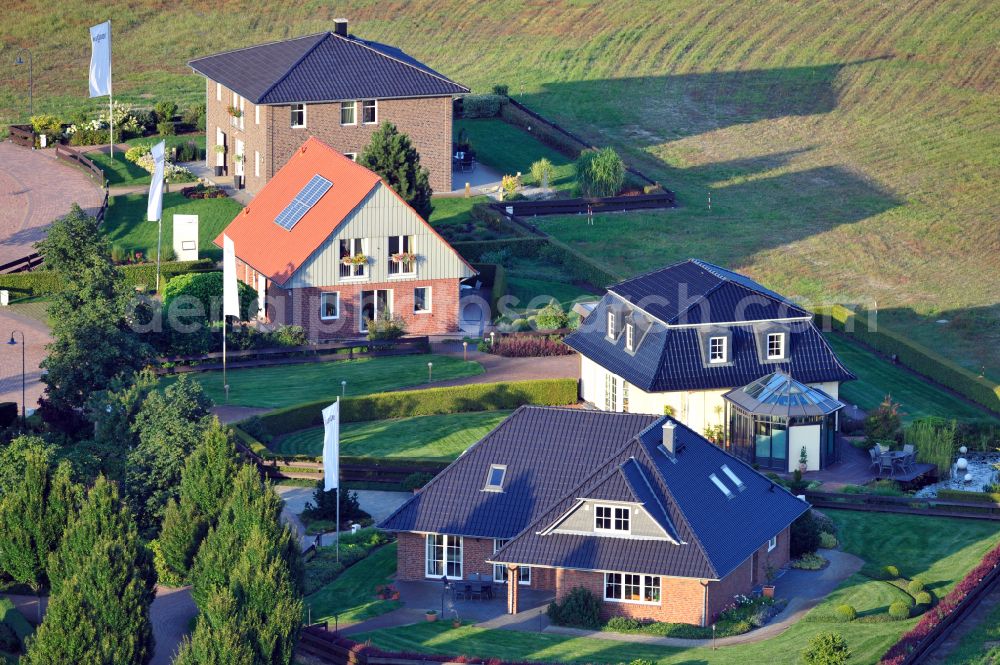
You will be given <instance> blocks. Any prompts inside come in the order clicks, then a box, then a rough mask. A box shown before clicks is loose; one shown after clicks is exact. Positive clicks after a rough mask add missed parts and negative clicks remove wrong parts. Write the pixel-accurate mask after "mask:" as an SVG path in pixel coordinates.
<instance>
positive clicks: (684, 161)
mask: <svg viewBox="0 0 1000 665" xmlns="http://www.w3.org/2000/svg"><path fill="white" fill-rule="evenodd" d="M8 4H10V3H8ZM9 9H10V10H11V14H12V15H16V16H17V20H11V21H6V22H4V23H3V25H0V45H2V46H0V61H3V62H11V61H12V60H13V58H14V53H15V52H16V50H17V49H18V48H20V47H25V46H28V47H31V49H32V52H33V54H34V63H35V69H34V74H35V75H34V84H35V85H34V91H35V110H36V112H37V113H42V112H55V113H65V112H68V111H70V110H72V109H78V108H90V109H98V108H101V107H103V105H104V104H105V103H106V100H104V99H94V100H89V99H86V97H85V93H86V63H87V58H88V57H89V47H88V42H87V38H86V35H87V32H86V30H87V27H88V26H90V25H93V24H95V23H98V22H99V21H102V20H104V19H105V18H107V16H106V14H107V12H106V11H105V10H104V8H102V7H101V6H99V5H95V4H93V3H85V2H82V1H81V0H69V1H68V2H65V3H63V4H61V5H60V19H59V20H52V14H51V5H50V4H46V3H42V2H40V1H39V0H14V2H13V4H12V5H11V6H10V7H9ZM113 13H114V20H115V37H114V44H115V93H116V98H118V99H122V100H127V101H131V102H134V103H138V104H143V105H147V106H148V105H151V104H152V103H153V101H155V100H156V99H159V98H170V99H173V100H174V101H177V102H178V103H180V104H181V105H182V106H184V105H186V104H189V103H192V102H196V101H199V100H202V99H203V98H204V94H205V84H204V80H203V79H201V78H200V77H198V76H195V75H193V74H192V73H191V71H190V69H189V68H188V67H187V66H186V62H187V61H188V60H189V59H191V58H194V57H198V56H201V55H205V54H208V53H210V52H214V51H220V50H224V49H229V48H238V47H244V46H248V45H251V44H255V43H259V42H263V41H268V40H274V39H282V38H287V37H292V36H296V35H302V34H308V33H311V32H317V31H320V30H328V29H330V27H331V25H332V22H333V19H334V18H335V17H336V16H338V15H341V14H343V15H346V16H349V17H350V20H351V31H352V32H354V33H356V34H358V35H360V36H362V37H365V38H368V39H373V40H378V41H382V42H385V43H389V44H392V45H395V46H398V47H400V48H402V49H404V50H405V51H407V52H408V53H410V54H411V55H413V56H415V57H417V58H420V59H421V60H423V61H424V62H426V63H427V64H428V65H430V66H431V67H434V68H435V69H437V70H439V71H441V72H443V73H445V74H447V75H448V76H451V77H453V78H454V79H455V80H457V81H460V82H462V83H464V84H466V85H469V86H471V87H472V88H473V89H474V90H475V91H479V92H483V91H488V90H489V89H490V87H491V86H492V85H493V84H495V83H505V84H508V85H509V86H510V90H511V93H512V94H513V95H514V96H515V97H516V98H517V99H519V100H520V101H522V102H524V103H525V104H527V105H528V106H529V107H531V108H533V109H535V110H537V111H539V112H540V113H542V114H544V115H546V116H548V117H550V118H552V119H553V120H555V121H557V122H559V123H560V124H562V125H564V126H566V127H568V128H569V129H571V130H573V131H574V132H576V133H578V134H580V135H582V136H583V137H584V138H585V139H587V140H589V141H591V142H593V143H595V144H598V145H605V144H611V145H613V146H614V147H616V148H617V149H618V150H619V151H620V152H621V153H623V154H624V155H625V156H626V157H627V158H628V160H629V161H630V162H632V163H633V164H635V165H636V166H638V167H639V168H640V169H642V170H643V171H645V172H647V173H648V174H650V175H651V176H652V177H654V178H656V179H659V180H660V181H661V182H662V183H663V184H664V185H665V186H667V187H669V188H670V189H673V190H675V191H676V192H677V194H678V200H679V202H680V204H681V207H680V208H679V209H677V210H673V211H666V212H661V213H655V214H647V213H639V214H636V215H609V216H606V217H601V218H600V219H599V224H602V225H606V226H608V227H610V230H609V232H608V233H607V234H606V236H605V238H604V239H597V240H595V239H593V238H592V237H591V236H590V235H589V233H585V232H584V231H585V230H581V229H579V228H574V227H573V225H572V224H571V223H567V222H566V221H556V222H554V223H553V225H552V231H553V232H554V233H555V234H556V235H558V236H559V237H561V238H563V239H566V240H568V241H570V242H572V243H574V244H578V245H579V246H581V247H583V248H585V249H588V251H591V252H592V253H593V254H594V255H595V256H597V257H598V258H601V259H602V260H603V261H604V262H605V263H608V264H611V265H614V266H616V267H617V269H618V270H620V271H621V272H622V274H623V275H628V274H634V273H636V272H638V271H641V270H645V269H648V268H652V267H655V266H658V265H662V264H663V263H665V262H666V261H668V260H671V259H675V258H685V257H688V256H692V255H697V256H701V257H703V258H705V259H707V260H710V261H717V262H721V263H724V264H726V265H727V266H729V267H731V268H735V269H739V270H745V271H746V272H748V273H749V274H750V275H752V276H753V277H755V278H757V279H760V280H761V281H763V282H764V283H765V284H766V285H767V286H770V287H772V288H775V289H777V290H779V291H781V292H784V293H786V294H788V295H802V296H805V297H808V298H812V299H814V300H836V301H849V302H865V303H869V304H872V303H877V305H878V307H879V311H880V312H881V313H882V314H883V316H884V317H885V320H886V321H889V320H891V321H893V323H895V324H896V326H897V327H900V328H902V329H904V330H906V331H907V334H911V335H912V336H913V337H915V338H916V339H919V340H924V341H927V340H931V341H933V342H934V345H935V346H936V347H937V348H940V350H941V351H942V353H945V354H946V355H949V356H951V357H954V358H955V359H957V360H959V361H960V362H962V363H963V364H964V365H965V366H966V367H969V368H970V369H974V370H975V371H977V372H978V371H980V369H981V368H985V371H986V372H987V374H988V375H989V376H991V377H992V378H994V379H1000V354H997V353H996V352H995V349H996V348H997V346H998V345H1000V304H998V302H997V301H998V298H997V294H998V293H1000V270H998V269H997V268H998V267H1000V258H998V257H1000V234H998V233H997V232H996V230H997V227H998V223H1000V190H998V189H997V187H996V186H995V183H996V182H997V181H998V180H1000V159H998V157H997V156H998V155H1000V123H998V122H997V114H996V109H997V107H998V104H1000V76H998V70H1000V49H997V48H996V45H997V43H1000V5H998V4H997V3H995V2H988V1H987V0H948V1H945V2H932V1H930V0H921V1H920V2H916V3H885V2H880V1H878V0H859V1H857V2H846V1H843V0H838V1H834V2H823V3H789V2H784V1H782V0H761V1H760V2H753V3H738V2H727V3H717V2H710V1H708V0H697V1H695V2H679V1H678V0H667V1H666V2H661V1H657V0H638V1H637V0H603V1H601V2H598V1H597V0H574V1H573V2H569V1H567V2H550V3H529V2H524V1H523V0H515V1H514V2H500V1H499V0H488V1H486V2H482V3H468V2H459V1H458V0H414V1H413V2H408V3H395V4H390V5H386V4H385V3H374V2H370V0H354V1H353V2H347V3H341V4H338V5H336V6H332V5H330V6H328V5H322V4H317V3H305V4H302V5H299V6H294V7H288V6H284V5H278V4H271V5H261V4H260V3H258V2H251V1H250V0H226V1H224V2H220V3H216V4H214V5H211V6H207V5H206V6H199V7H197V8H195V9H194V10H192V9H191V8H190V7H187V6H182V5H164V4H163V3H159V2H153V1H152V0H137V1H136V2H132V3H127V4H121V5H120V6H116V8H115V11H114V12H113ZM3 72H4V73H3V74H2V77H3V78H2V79H0V125H4V124H6V123H8V122H9V121H11V120H13V119H14V118H20V119H23V118H24V115H25V111H24V110H25V109H26V107H27V80H26V75H27V72H26V71H25V68H24V67H7V68H4V69H3ZM709 194H711V197H712V208H711V210H709V209H708V205H707V199H708V195H709ZM938 319H947V320H949V324H947V325H938V324H936V323H934V322H935V321H936V320H938Z"/></svg>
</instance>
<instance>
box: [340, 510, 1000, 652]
mask: <svg viewBox="0 0 1000 665" xmlns="http://www.w3.org/2000/svg"><path fill="white" fill-rule="evenodd" d="M828 514H829V515H830V516H831V517H832V518H833V519H834V521H835V522H836V523H837V526H838V528H839V537H840V539H841V542H842V544H843V548H844V549H845V550H846V551H848V552H851V553H853V554H856V555H858V556H860V557H862V558H865V559H866V562H867V566H866V567H867V568H870V569H874V568H880V567H882V566H885V565H890V564H893V565H898V566H899V567H900V569H901V571H902V572H903V574H905V575H908V576H911V577H913V576H918V577H920V579H922V580H923V581H924V582H925V583H926V585H927V586H928V587H930V588H931V589H933V591H934V592H935V593H936V594H938V595H943V594H945V593H947V591H948V590H950V589H951V588H952V587H953V586H954V585H955V583H956V582H957V581H958V580H959V579H961V576H962V575H964V574H965V573H966V572H967V571H968V570H970V569H971V568H972V567H973V566H974V565H975V564H976V563H978V561H979V559H980V558H981V557H982V556H983V554H984V553H985V552H986V551H987V550H988V549H989V548H990V547H992V546H994V545H995V544H996V542H997V540H998V537H1000V532H998V530H997V528H996V526H995V525H993V524H984V523H980V522H977V521H973V520H951V519H947V518H934V517H921V516H913V515H892V514H884V513H883V514H879V513H862V512H851V511H828ZM778 584H779V585H780V584H781V582H780V580H779V581H778ZM886 587H888V585H887V584H885V583H884V582H878V581H875V580H872V579H870V578H868V577H865V576H864V575H861V574H858V575H853V576H851V577H850V578H848V579H847V580H846V581H845V582H844V583H843V584H842V585H841V586H840V587H839V588H838V589H837V590H836V591H835V592H834V593H833V594H831V596H830V597H829V598H827V599H826V600H824V601H823V602H822V603H821V604H820V605H818V606H817V607H816V608H814V609H813V610H812V611H811V612H810V613H809V614H808V615H807V616H806V617H805V619H804V620H802V621H800V622H799V623H797V624H795V625H794V626H792V627H791V628H789V629H788V630H786V631H785V632H783V633H782V634H781V635H779V636H777V637H774V638H772V639H769V640H765V641H762V642H757V643H753V644H746V645H739V646H730V647H722V648H719V649H718V650H715V651H713V650H711V649H706V648H692V649H682V648H669V647H661V646H655V645H646V644H639V643H636V644H631V643H628V642H612V641H609V640H604V639H595V638H571V637H564V636H559V635H549V634H541V633H522V632H513V631H502V630H483V629H480V628H474V627H470V626H466V627H462V628H460V629H457V630H455V629H452V628H451V627H450V626H449V625H444V624H442V622H437V623H433V624H415V625H413V626H405V627H401V628H390V629H384V630H377V631H373V632H370V633H364V634H362V635H359V636H357V637H356V639H358V640H366V639H371V640H372V642H373V643H374V644H375V645H376V646H378V647H381V648H383V649H390V650H399V651H408V652H422V653H445V654H451V655H456V654H464V655H471V656H479V657H484V658H499V659H503V660H510V661H514V662H517V661H546V662H561V663H622V662H626V663H627V662H629V661H631V660H634V659H637V658H642V659H647V660H651V661H653V662H656V663H660V664H663V665H667V664H671V665H681V664H688V665H690V664H693V663H698V665H745V664H746V663H768V664H769V665H799V663H800V662H801V661H800V653H801V651H802V649H803V647H804V646H805V645H806V643H807V642H808V640H809V639H810V638H811V637H812V636H813V635H815V634H817V633H820V632H827V631H834V632H838V633H841V634H842V635H843V636H844V637H845V638H846V639H847V641H848V644H849V645H850V648H851V650H852V652H853V657H852V659H851V663H852V665H864V664H872V663H875V662H877V660H878V658H879V657H880V656H881V655H882V653H884V652H885V650H886V649H888V648H889V646H891V645H892V643H893V642H895V640H896V639H897V638H898V637H899V635H901V634H902V633H903V632H905V631H906V630H908V629H909V628H910V627H912V626H913V625H914V624H915V623H916V621H917V619H915V618H914V619H909V620H907V621H900V622H891V623H859V622H853V623H850V624H845V623H834V622H831V621H829V617H830V616H831V613H832V609H831V608H832V607H835V606H836V604H839V603H841V602H845V601H846V602H853V603H856V604H857V605H856V607H857V609H858V611H859V613H861V614H871V613H873V612H875V611H876V610H883V608H884V607H886V601H887V600H889V598H890V597H891V596H892V591H891V590H887V588H886Z"/></svg>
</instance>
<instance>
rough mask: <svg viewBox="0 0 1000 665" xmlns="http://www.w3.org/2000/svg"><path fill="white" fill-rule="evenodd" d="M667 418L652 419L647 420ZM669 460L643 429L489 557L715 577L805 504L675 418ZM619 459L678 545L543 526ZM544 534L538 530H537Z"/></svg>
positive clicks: (656, 430)
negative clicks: (665, 518)
mask: <svg viewBox="0 0 1000 665" xmlns="http://www.w3.org/2000/svg"><path fill="white" fill-rule="evenodd" d="M666 420H668V418H666V417H664V418H661V419H658V421H657V423H655V425H659V424H660V423H662V422H665V421H666ZM674 436H675V440H676V442H677V444H678V446H679V449H678V452H677V453H676V455H675V456H674V458H673V459H670V458H668V457H667V456H666V455H665V454H663V453H662V452H660V451H659V450H657V446H658V445H659V444H660V443H661V441H662V433H661V430H660V427H659V426H653V427H649V428H647V429H646V430H645V431H644V432H643V433H642V434H641V435H639V436H638V437H637V438H636V439H635V440H633V441H632V442H631V443H630V444H629V445H628V446H626V447H625V448H623V449H621V450H620V451H618V452H617V453H616V454H615V456H614V458H613V459H612V460H610V461H609V462H606V463H605V464H604V465H602V467H601V468H599V469H597V470H596V471H595V473H594V474H592V476H591V478H589V479H587V480H584V481H583V483H582V484H581V487H580V488H578V489H577V490H576V491H574V492H572V493H571V494H570V495H568V496H567V497H564V498H563V499H562V500H561V501H559V502H557V503H556V504H555V505H554V506H553V507H552V508H551V509H550V510H549V511H546V512H545V513H544V514H542V515H540V516H539V518H538V519H537V520H535V521H534V522H533V523H530V524H528V525H526V526H525V528H524V530H523V531H521V533H520V534H518V535H517V536H516V537H515V538H513V539H511V541H510V542H509V543H508V544H507V545H506V546H504V547H503V548H502V549H501V550H500V551H499V552H497V553H496V554H495V555H494V556H493V557H492V559H493V560H494V561H496V562H498V563H511V564H519V565H528V566H553V567H560V568H576V569H583V570H617V571H624V572H639V573H648V574H653V575H674V576H681V577H697V578H705V579H721V578H723V577H725V576H726V575H728V574H729V573H731V572H732V571H733V570H734V569H735V568H736V567H737V566H739V565H740V564H741V563H742V562H743V561H745V560H746V559H747V558H748V557H750V556H751V555H752V554H753V552H755V551H756V550H757V549H759V548H760V547H761V546H762V545H764V543H766V542H767V541H768V540H769V539H770V538H771V537H772V536H774V535H776V534H778V533H780V532H781V531H783V530H784V529H785V528H786V527H787V526H788V525H789V524H791V523H792V522H793V521H794V520H795V519H796V518H797V517H799V516H800V515H801V514H802V513H804V512H805V511H806V510H808V504H806V503H805V502H803V501H800V500H798V499H796V498H795V497H793V496H792V495H791V494H789V493H788V491H787V490H785V489H784V488H782V487H781V486H779V485H775V484H774V483H772V482H771V481H770V480H769V479H767V478H766V477H764V476H762V475H760V474H759V473H757V472H756V471H754V470H753V469H752V468H751V467H750V466H748V465H747V464H745V463H744V462H742V461H740V460H738V459H736V458H735V457H733V456H731V455H729V454H728V453H726V452H725V451H723V450H722V449H720V448H718V447H717V446H714V445H713V444H711V443H709V442H708V441H706V440H705V439H704V438H702V437H701V436H699V435H698V434H696V433H695V432H693V431H692V430H690V429H689V428H687V427H684V426H683V425H681V424H680V423H678V424H677V428H676V429H675V433H674ZM618 464H620V465H621V466H622V468H626V467H628V466H632V467H634V469H635V470H634V471H632V472H631V473H633V474H637V473H641V474H642V476H643V477H645V478H648V479H649V490H648V492H649V494H650V497H648V498H647V499H646V500H645V501H644V502H643V503H644V504H645V506H646V507H647V510H648V506H649V505H650V504H651V503H653V501H652V499H653V498H655V499H656V502H659V503H660V504H662V505H663V506H664V512H666V513H667V514H668V515H669V519H670V522H671V524H673V525H676V533H677V536H678V537H679V541H680V542H679V543H672V542H669V541H664V540H641V539H630V538H606V537H599V536H581V535H575V534H563V533H558V532H546V531H545V529H546V527H547V526H548V525H549V524H550V523H551V522H552V521H553V520H555V519H558V517H559V516H561V515H562V514H563V513H564V512H565V511H566V510H567V509H568V507H569V506H570V505H571V503H572V501H573V500H574V499H573V498H572V497H579V496H584V497H585V496H587V495H588V487H587V486H588V484H591V485H592V484H593V482H594V479H595V478H598V477H601V476H602V474H605V473H606V469H607V468H608V467H611V468H614V466H615V465H618ZM723 465H726V466H727V467H728V468H729V469H730V470H731V471H732V472H733V473H734V474H736V476H737V477H738V478H739V479H740V480H741V481H742V482H743V489H739V488H738V487H737V486H736V485H735V484H734V483H733V482H732V481H731V480H730V479H729V477H728V476H727V475H726V474H725V472H724V471H723V470H722V466H723ZM712 474H715V475H716V476H717V477H718V478H719V479H720V480H721V481H722V482H723V483H724V484H725V485H726V486H727V487H728V488H729V489H730V492H731V498H730V497H727V496H726V494H724V493H723V492H722V491H721V490H719V489H718V488H717V487H716V486H715V485H714V484H713V483H712V481H711V480H710V478H709V476H710V475H712ZM543 534H544V535H543Z"/></svg>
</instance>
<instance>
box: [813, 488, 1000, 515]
mask: <svg viewBox="0 0 1000 665" xmlns="http://www.w3.org/2000/svg"><path fill="white" fill-rule="evenodd" d="M805 497H806V501H808V502H809V503H811V504H812V506H813V507H814V508H841V509H844V510H862V511H868V512H880V513H906V514H910V515H928V516H933V517H964V518H969V519H979V520H994V521H1000V503H988V502H978V501H951V500H946V499H936V498H916V497H909V496H880V495H877V494H840V493H834V492H806V493H805Z"/></svg>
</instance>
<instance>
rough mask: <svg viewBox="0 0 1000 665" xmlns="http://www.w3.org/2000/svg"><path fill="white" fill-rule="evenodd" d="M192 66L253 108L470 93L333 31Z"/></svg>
mask: <svg viewBox="0 0 1000 665" xmlns="http://www.w3.org/2000/svg"><path fill="white" fill-rule="evenodd" d="M188 64H189V65H190V66H191V68H192V69H194V70H195V71H196V72H198V73H200V74H202V75H204V76H206V77H207V78H209V79H211V80H213V81H218V82H219V83H222V84H223V85H224V86H226V87H227V88H229V89H231V90H234V91H235V92H236V93H237V94H239V95H242V96H243V97H245V98H246V99H248V100H250V101H251V102H252V103H254V104H289V103H305V102H326V101H338V100H353V99H387V98H403V97H436V96H449V95H456V94H462V93H465V92H468V91H469V89H468V88H466V87H465V86H462V85H459V84H457V83H455V82H454V81H451V80H450V79H448V78H447V77H445V76H442V75H441V74H439V73H437V72H435V71H434V70H433V69H431V68H430V67H428V66H427V65H424V64H423V63H421V62H419V61H418V60H416V59H414V58H412V57H410V56H409V55H407V54H405V53H404V52H402V51H400V50H399V49H397V48H394V47H391V46H387V45H385V44H379V43H378V42H369V41H365V40H363V39H358V38H357V37H354V36H351V37H341V36H340V35H337V34H334V33H332V32H324V33H320V34H317V35H308V36H305V37H298V38H296V39H288V40H285V41H280V42H272V43H269V44H260V45H258V46H251V47H249V48H244V49H239V50H236V51H227V52H225V53H217V54H215V55H210V56H206V57H204V58H198V59H196V60H192V61H191V62H190V63H188Z"/></svg>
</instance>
